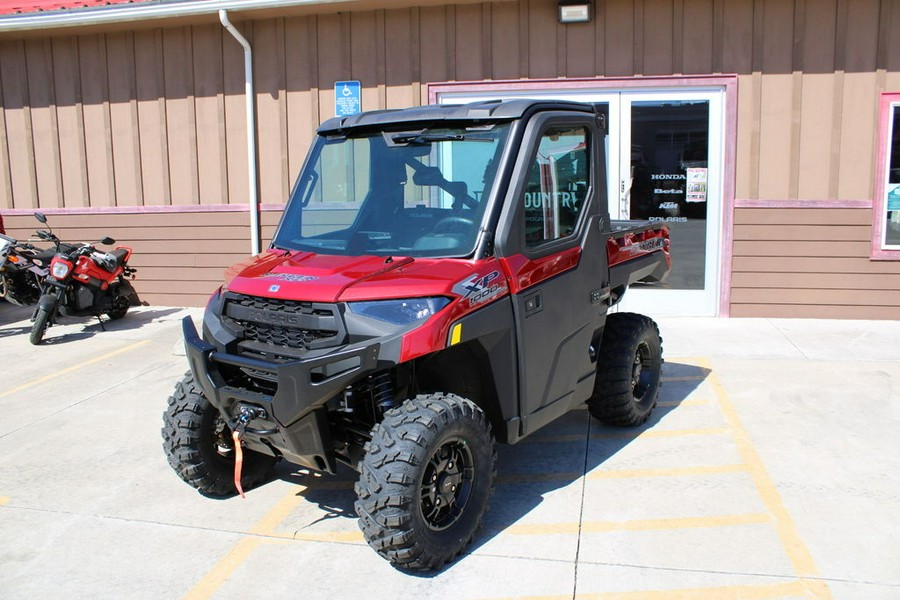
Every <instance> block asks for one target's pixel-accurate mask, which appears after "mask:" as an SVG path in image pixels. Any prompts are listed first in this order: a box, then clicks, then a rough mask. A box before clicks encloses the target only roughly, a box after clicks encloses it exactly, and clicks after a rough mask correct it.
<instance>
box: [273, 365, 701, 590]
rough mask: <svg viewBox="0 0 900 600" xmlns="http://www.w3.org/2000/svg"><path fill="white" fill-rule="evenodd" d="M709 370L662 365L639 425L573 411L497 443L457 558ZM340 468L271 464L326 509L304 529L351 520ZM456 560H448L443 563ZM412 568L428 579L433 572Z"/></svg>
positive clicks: (608, 450) (620, 442)
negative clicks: (478, 515)
mask: <svg viewBox="0 0 900 600" xmlns="http://www.w3.org/2000/svg"><path fill="white" fill-rule="evenodd" d="M709 373H710V371H709V370H708V369H703V368H701V367H697V366H693V365H687V364H680V363H666V364H665V366H664V368H663V379H664V380H665V381H664V384H663V386H662V388H661V389H660V395H659V403H660V404H659V405H658V406H657V407H656V408H655V409H654V411H653V413H652V414H651V416H650V419H648V420H647V422H646V423H644V424H642V425H640V426H638V427H634V428H621V427H611V426H608V425H604V424H602V423H601V422H600V421H598V420H596V419H593V418H590V417H589V416H588V414H587V411H585V410H574V411H571V412H570V413H568V414H567V415H564V416H562V417H560V418H559V419H557V421H554V422H553V423H551V424H549V425H547V426H546V427H544V428H543V429H541V430H540V431H538V432H536V433H535V434H534V435H533V436H531V437H529V438H525V439H524V440H523V441H522V442H520V443H518V444H515V445H512V446H506V445H500V446H498V455H499V459H498V462H497V479H496V481H495V484H496V485H495V490H494V494H493V495H492V496H491V500H490V509H489V510H488V512H487V513H486V515H485V523H484V528H483V529H482V530H481V531H480V532H479V533H478V534H476V537H475V541H474V543H473V544H472V546H470V547H469V548H468V549H467V550H466V552H465V553H464V554H463V555H462V556H461V557H460V558H459V559H458V561H459V560H464V559H465V556H466V555H468V554H470V553H472V552H473V551H475V550H476V549H477V548H479V547H481V546H483V545H484V544H486V543H487V542H489V541H490V540H491V539H493V538H494V537H495V536H496V535H498V534H500V533H502V532H503V531H504V530H505V529H507V528H508V527H510V526H511V525H514V524H516V523H517V522H519V521H520V520H521V519H522V518H523V517H525V516H526V515H527V514H528V513H529V512H531V511H532V510H534V509H535V508H536V507H537V506H539V505H540V504H541V503H542V502H543V501H544V497H545V496H546V495H547V494H548V493H550V492H553V491H555V490H557V489H560V488H564V487H566V486H569V485H571V484H573V483H575V482H577V481H578V480H580V479H581V478H582V477H583V476H584V475H585V474H586V473H589V472H591V471H593V470H594V469H596V468H597V467H599V466H600V465H602V464H603V463H604V462H605V461H606V460H607V459H608V458H610V457H612V456H614V455H615V454H616V453H617V452H619V451H620V450H622V449H623V448H625V447H626V446H627V445H628V444H630V443H631V442H633V441H634V440H635V439H637V437H638V436H639V435H640V434H641V433H642V432H644V431H648V430H652V429H653V427H654V426H655V425H656V424H657V423H659V422H660V421H661V420H662V419H664V418H665V417H666V415H668V414H669V413H671V412H672V411H675V410H677V409H678V407H679V405H680V404H681V402H683V401H684V400H685V399H687V398H688V397H689V396H690V395H691V393H692V392H693V391H694V390H695V389H696V388H697V387H698V386H699V385H700V384H701V383H702V382H703V380H705V379H706V377H707V376H708V375H709ZM542 438H543V439H542ZM598 440H599V441H598ZM552 446H557V447H556V448H553V447H552ZM339 467H340V468H339V470H338V473H337V475H335V476H328V475H320V474H317V473H313V472H311V471H306V470H303V469H298V468H297V467H296V466H294V465H290V464H286V463H281V464H280V465H279V467H278V469H277V470H276V476H277V477H279V478H280V479H282V480H283V481H287V482H290V483H294V484H297V485H302V486H304V487H305V489H304V490H302V491H300V492H298V495H299V496H302V497H303V498H304V499H305V500H306V501H307V502H310V503H312V504H314V505H316V506H317V507H318V508H319V509H320V510H321V511H322V512H323V515H322V517H321V518H319V519H317V520H316V521H315V522H313V523H308V524H307V525H306V526H307V527H310V526H312V525H314V524H315V523H320V522H323V521H328V520H332V519H353V520H355V519H356V512H355V510H354V508H353V503H354V501H355V500H356V495H355V493H354V491H353V483H354V482H355V481H356V478H357V473H356V472H355V471H353V470H352V469H350V468H348V467H345V466H343V465H339ZM577 518H578V516H577V515H560V516H559V519H558V521H560V522H568V521H573V520H577ZM458 561H457V562H458ZM454 564H455V562H454V563H450V564H449V565H447V566H446V567H445V569H448V568H452V567H453V565H454ZM404 572H405V571H404ZM410 574H411V575H415V576H418V577H423V578H429V577H433V576H435V575H437V574H438V573H410Z"/></svg>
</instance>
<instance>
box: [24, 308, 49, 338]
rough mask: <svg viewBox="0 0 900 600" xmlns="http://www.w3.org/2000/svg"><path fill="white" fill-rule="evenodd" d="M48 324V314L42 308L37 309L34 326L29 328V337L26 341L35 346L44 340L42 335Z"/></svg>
mask: <svg viewBox="0 0 900 600" xmlns="http://www.w3.org/2000/svg"><path fill="white" fill-rule="evenodd" d="M49 324H50V313H48V312H47V311H46V310H44V309H43V308H39V309H38V311H37V314H36V315H35V317H34V324H33V325H32V326H31V335H30V336H28V341H30V342H31V343H32V344H34V345H35V346H37V345H38V344H40V343H41V340H43V339H44V333H45V332H46V331H47V326H48V325H49Z"/></svg>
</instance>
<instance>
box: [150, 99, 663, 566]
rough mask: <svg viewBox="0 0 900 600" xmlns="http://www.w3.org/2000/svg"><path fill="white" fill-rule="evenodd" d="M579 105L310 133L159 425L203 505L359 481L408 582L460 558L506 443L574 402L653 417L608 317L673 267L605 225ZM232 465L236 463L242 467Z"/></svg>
mask: <svg viewBox="0 0 900 600" xmlns="http://www.w3.org/2000/svg"><path fill="white" fill-rule="evenodd" d="M604 135H605V132H604V128H603V122H602V119H601V118H600V116H599V115H598V113H597V112H596V111H595V109H594V107H593V106H591V105H589V104H579V103H570V102H554V101H535V100H513V101H503V102H501V101H493V102H478V103H474V104H468V105H464V106H425V107H419V108H410V109H406V110H389V111H379V112H369V113H362V114H359V115H355V116H352V117H344V118H336V119H332V120H330V121H327V122H326V123H324V124H323V125H322V126H321V127H319V129H318V135H317V136H316V139H315V141H314V143H313V145H312V149H311V151H310V154H309V157H308V158H307V160H306V164H305V165H304V166H303V170H302V171H301V173H300V176H299V178H298V180H297V183H296V185H295V186H294V189H293V191H292V193H291V197H290V202H289V203H288V204H287V206H286V208H285V211H284V215H283V216H282V219H281V223H280V224H279V226H278V229H277V231H276V233H275V237H274V240H273V241H272V245H271V247H270V248H269V249H268V250H267V251H266V252H264V253H263V254H262V255H260V256H257V257H254V258H252V259H249V260H247V261H246V262H243V263H241V264H238V265H235V266H234V267H232V268H231V269H229V270H228V272H227V276H226V282H225V285H224V286H223V287H222V288H221V289H219V290H218V291H217V292H216V293H215V294H214V295H213V296H212V298H211V299H210V301H209V304H208V306H207V308H206V313H205V315H204V318H203V332H202V336H201V335H200V334H198V332H197V330H196V329H195V327H194V325H193V323H192V322H191V320H190V319H189V318H186V319H185V320H184V337H185V345H186V349H187V357H188V362H189V363H190V372H189V373H188V374H187V375H186V377H185V378H184V380H183V381H181V382H180V383H178V385H177V386H176V388H175V391H174V394H173V395H172V397H170V398H169V404H168V409H167V410H166V412H165V414H164V421H165V426H164V428H163V431H162V433H163V438H164V444H163V445H164V448H165V451H166V454H167V455H168V459H169V463H170V464H171V466H172V468H173V469H174V470H175V471H176V472H177V473H178V475H179V476H180V477H181V478H182V479H184V480H185V481H186V482H187V483H189V484H191V485H192V486H194V487H196V488H197V489H198V490H199V491H200V492H201V493H203V494H206V495H209V496H226V495H231V494H234V493H235V489H237V490H238V491H241V488H242V487H251V486H253V485H257V484H259V483H261V482H263V481H264V480H265V479H266V478H267V477H268V476H269V475H270V473H271V470H272V466H273V464H274V462H275V461H276V460H278V459H284V460H287V461H290V462H291V463H295V464H298V465H302V466H303V467H307V468H310V469H315V470H317V471H325V472H328V473H333V472H334V471H335V470H336V468H337V463H338V462H342V463H345V464H347V465H349V466H351V467H352V468H354V469H356V470H358V471H359V473H360V477H359V482H358V483H357V484H356V494H357V496H358V499H357V502H356V512H357V513H358V515H359V525H360V528H361V529H362V531H363V533H364V535H365V538H366V540H367V541H368V543H369V544H370V545H371V546H372V548H374V549H375V551H376V552H378V553H379V554H380V555H382V556H383V557H384V558H386V559H387V560H389V561H391V562H392V563H394V564H395V565H397V566H399V567H402V568H406V569H422V570H428V569H436V568H438V567H440V566H441V565H443V564H445V563H446V562H448V561H450V560H452V559H453V558H454V557H456V556H457V555H458V554H459V553H460V552H462V551H463V549H465V548H466V546H467V545H468V544H469V543H470V542H471V541H472V539H473V537H474V535H475V533H476V531H477V529H478V527H479V525H480V524H481V521H482V516H483V513H484V511H485V507H486V506H487V502H488V496H489V495H490V493H491V489H492V482H493V478H494V472H495V450H494V443H495V442H500V443H504V444H513V443H515V442H517V441H519V440H521V439H522V438H523V437H525V436H527V435H529V434H531V433H532V432H534V431H535V430H537V429H539V428H540V427H542V426H543V425H545V424H547V423H549V422H550V421H552V420H554V419H556V418H557V417H559V416H560V415H562V414H564V413H566V412H567V411H569V410H570V409H572V408H575V407H577V406H580V405H584V403H587V405H588V407H589V409H590V412H591V414H593V415H594V416H595V417H597V418H599V419H601V420H602V421H604V422H606V423H612V424H617V425H636V424H639V423H641V422H643V421H644V420H646V419H647V417H648V415H649V414H650V411H651V409H652V408H653V407H654V405H655V404H656V399H657V395H658V391H659V380H660V368H661V364H662V346H661V340H660V337H659V332H658V329H657V326H656V324H655V323H654V322H653V321H652V320H651V319H649V318H647V317H644V316H640V315H636V314H628V313H616V314H609V315H607V311H608V309H609V308H610V307H611V306H613V305H614V304H616V302H618V301H619V300H620V299H621V298H622V295H623V294H624V293H625V291H626V289H627V288H628V286H629V285H631V284H633V283H636V282H639V281H641V282H657V281H662V280H664V279H665V278H666V276H667V275H668V273H669V269H670V265H671V262H670V258H669V239H668V230H667V229H666V227H665V225H662V224H658V223H649V222H638V221H624V222H623V221H613V222H610V219H609V212H608V209H607V194H606V189H607V187H606V176H607V175H606V170H605V163H606V161H605V155H604ZM236 467H237V468H236Z"/></svg>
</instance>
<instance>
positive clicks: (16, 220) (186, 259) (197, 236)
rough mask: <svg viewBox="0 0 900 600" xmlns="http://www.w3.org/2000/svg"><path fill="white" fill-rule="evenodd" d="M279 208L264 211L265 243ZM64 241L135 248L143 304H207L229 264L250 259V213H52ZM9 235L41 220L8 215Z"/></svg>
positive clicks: (21, 232)
mask: <svg viewBox="0 0 900 600" xmlns="http://www.w3.org/2000/svg"><path fill="white" fill-rule="evenodd" d="M280 216H281V211H280V210H266V211H263V213H262V215H261V219H260V220H261V224H262V238H263V244H264V245H268V243H269V241H271V239H272V236H273V235H274V231H275V225H276V224H277V223H278V219H279V218H280ZM49 218H50V224H51V225H52V226H53V231H54V232H55V233H56V234H57V235H58V236H59V237H60V238H61V239H62V240H64V241H68V240H76V241H81V240H96V239H99V238H101V237H103V236H105V235H109V236H111V237H113V238H114V239H115V240H116V241H117V245H123V246H129V247H130V248H132V249H133V250H134V254H133V255H132V258H131V261H130V262H129V264H130V265H131V266H133V267H135V268H137V269H138V273H137V278H136V279H135V280H134V282H133V284H134V288H135V290H136V291H137V293H138V296H139V297H140V300H141V302H143V303H147V304H151V305H157V306H203V305H204V304H205V303H206V301H207V299H208V298H209V295H210V294H211V293H212V292H213V291H215V290H216V289H217V288H218V287H219V286H220V285H221V284H222V283H223V274H224V272H225V269H226V268H227V267H229V266H230V265H232V264H234V263H236V262H238V261H240V260H244V259H245V258H247V256H248V255H249V254H250V243H249V241H248V239H247V223H248V221H249V215H248V213H247V212H246V211H230V212H224V211H223V212H181V211H177V210H173V211H167V212H158V213H93V214H53V215H49ZM4 222H5V225H6V228H7V231H8V233H9V235H12V236H14V237H17V238H21V239H24V238H27V237H28V236H29V235H30V234H31V233H32V232H33V231H34V230H35V229H36V228H38V227H39V226H40V224H39V223H38V222H37V221H36V220H35V219H34V218H33V217H31V216H19V215H16V216H8V217H6V218H5V219H4Z"/></svg>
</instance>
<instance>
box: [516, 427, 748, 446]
mask: <svg viewBox="0 0 900 600" xmlns="http://www.w3.org/2000/svg"><path fill="white" fill-rule="evenodd" d="M727 433H731V430H730V429H729V428H727V427H712V428H709V429H668V430H666V429H662V430H656V429H644V430H640V431H607V432H604V433H595V434H592V435H591V436H590V439H592V440H634V439H637V438H669V437H682V436H691V435H723V434H727ZM586 437H587V436H586V435H585V434H583V433H561V434H559V435H540V434H535V435H530V436H528V437H527V438H525V439H524V440H522V441H521V442H519V443H521V444H557V443H563V442H580V441H582V440H584V439H585V438H586Z"/></svg>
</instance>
